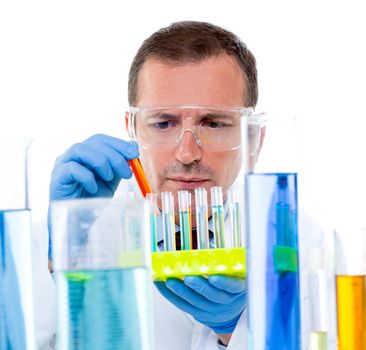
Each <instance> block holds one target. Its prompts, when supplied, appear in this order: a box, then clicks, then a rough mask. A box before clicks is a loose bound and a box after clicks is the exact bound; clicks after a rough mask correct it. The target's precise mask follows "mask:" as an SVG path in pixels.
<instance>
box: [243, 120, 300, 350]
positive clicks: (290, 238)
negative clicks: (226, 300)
mask: <svg viewBox="0 0 366 350" xmlns="http://www.w3.org/2000/svg"><path fill="white" fill-rule="evenodd" d="M242 136H243V164H244V174H245V175H244V176H245V198H246V203H245V207H246V216H247V217H246V220H247V232H246V235H247V237H246V239H247V282H248V339H249V349H271V350H277V349H278V350H280V349H281V350H296V349H300V348H301V331H300V285H299V254H298V235H297V232H298V218H297V171H296V160H297V156H296V119H294V118H275V117H272V118H271V116H267V115H253V116H250V117H248V118H246V119H244V120H243V123H242Z"/></svg>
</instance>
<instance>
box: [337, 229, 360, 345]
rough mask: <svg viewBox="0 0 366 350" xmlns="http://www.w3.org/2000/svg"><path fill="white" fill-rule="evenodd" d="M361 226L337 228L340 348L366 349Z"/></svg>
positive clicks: (338, 331) (338, 329)
mask: <svg viewBox="0 0 366 350" xmlns="http://www.w3.org/2000/svg"><path fill="white" fill-rule="evenodd" d="M363 239H364V237H363V235H362V233H361V230H359V229H354V228H353V227H352V225H350V226H349V228H348V230H346V229H343V230H335V231H334V244H335V262H336V295H337V333H338V349H339V350H343V349H345V350H346V349H355V350H356V349H366V291H365V266H364V261H363V260H364V252H363V249H364V248H363V247H364V244H363Z"/></svg>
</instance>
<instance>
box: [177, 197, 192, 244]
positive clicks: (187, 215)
mask: <svg viewBox="0 0 366 350" xmlns="http://www.w3.org/2000/svg"><path fill="white" fill-rule="evenodd" d="M178 203H179V219H180V237H181V249H182V250H189V249H192V238H191V234H192V223H191V194H190V193H189V192H188V191H187V190H182V191H178Z"/></svg>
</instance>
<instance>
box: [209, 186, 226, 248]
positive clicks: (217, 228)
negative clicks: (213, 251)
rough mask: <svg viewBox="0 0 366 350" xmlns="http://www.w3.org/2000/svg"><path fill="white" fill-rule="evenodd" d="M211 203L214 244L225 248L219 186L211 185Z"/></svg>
mask: <svg viewBox="0 0 366 350" xmlns="http://www.w3.org/2000/svg"><path fill="white" fill-rule="evenodd" d="M211 205H212V220H213V231H214V237H215V246H216V248H225V230H224V206H223V200H222V188H221V187H220V186H214V187H211Z"/></svg>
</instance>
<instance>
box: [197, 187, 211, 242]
mask: <svg viewBox="0 0 366 350" xmlns="http://www.w3.org/2000/svg"><path fill="white" fill-rule="evenodd" d="M194 194H195V200H196V227H197V248H198V249H208V248H209V247H210V245H209V236H208V210H207V191H206V189H204V188H203V187H202V188H201V187H200V188H196V189H195V190H194Z"/></svg>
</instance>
